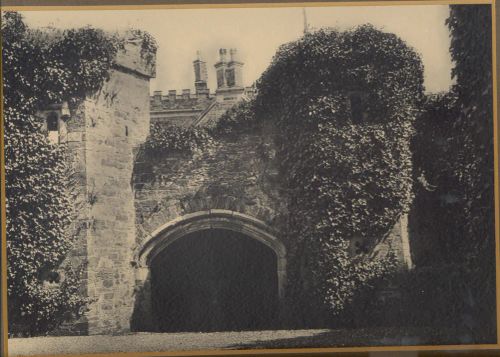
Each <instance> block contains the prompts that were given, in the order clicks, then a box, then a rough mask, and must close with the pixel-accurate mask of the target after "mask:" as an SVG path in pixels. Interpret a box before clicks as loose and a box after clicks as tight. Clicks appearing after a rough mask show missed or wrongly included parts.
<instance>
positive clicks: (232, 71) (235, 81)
mask: <svg viewBox="0 0 500 357" xmlns="http://www.w3.org/2000/svg"><path fill="white" fill-rule="evenodd" d="M237 54H238V51H237V50H236V48H231V49H230V50H229V55H230V61H229V63H228V64H227V69H226V76H225V77H226V84H227V86H228V87H238V88H240V87H241V88H242V87H243V62H240V61H239V60H238V57H237Z"/></svg>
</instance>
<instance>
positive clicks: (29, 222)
mask: <svg viewBox="0 0 500 357" xmlns="http://www.w3.org/2000/svg"><path fill="white" fill-rule="evenodd" d="M1 31H2V61H3V64H2V68H3V74H2V75H3V86H4V88H3V89H4V90H3V93H4V98H3V100H4V135H5V175H6V213H7V217H8V220H7V222H6V226H7V227H6V228H7V254H8V314H9V315H8V319H9V333H10V334H11V335H16V336H30V335H42V334H47V333H50V332H51V331H53V330H54V329H56V328H57V327H58V326H60V325H61V324H62V323H63V322H64V321H66V320H68V319H76V318H79V317H80V316H81V315H82V314H83V313H84V311H85V310H86V306H87V305H88V303H89V300H88V299H87V298H86V297H84V296H82V294H80V292H79V290H80V289H81V278H82V271H83V267H72V266H70V265H69V264H64V266H65V268H64V279H61V281H60V282H59V283H58V284H47V283H46V281H44V280H46V277H47V275H50V274H51V272H54V271H56V270H58V269H61V266H62V262H63V261H64V259H65V258H66V257H67V255H68V252H69V251H70V249H71V248H72V246H73V244H74V242H75V238H74V235H73V234H70V233H69V232H71V224H72V222H73V220H74V216H75V207H74V203H73V202H74V197H73V195H74V187H73V186H72V184H71V182H70V180H71V176H72V175H71V174H72V172H71V168H70V165H69V164H68V160H67V155H68V153H67V150H66V147H65V145H64V144H59V145H53V144H51V143H50V142H49V140H48V138H47V137H46V135H45V134H44V133H43V131H42V125H43V123H42V122H41V119H40V118H39V117H37V116H36V112H37V111H38V110H41V109H45V108H47V106H48V105H50V104H54V103H62V102H64V101H66V102H68V103H69V105H70V109H73V108H74V106H75V105H76V104H77V103H78V101H79V100H81V99H83V98H85V97H86V96H87V95H91V94H93V93H96V92H97V91H98V90H99V89H100V88H101V87H102V86H103V84H104V83H105V81H106V80H108V79H109V73H110V69H111V67H112V66H113V63H114V61H115V57H116V53H117V51H118V50H119V49H120V48H123V45H124V42H123V40H122V39H119V38H118V37H117V36H113V35H110V34H107V33H105V32H104V31H101V30H98V29H94V28H91V27H85V28H80V29H70V30H65V31H58V30H54V29H44V30H38V29H31V28H29V27H28V26H27V25H26V24H25V22H24V21H23V18H22V16H21V15H20V14H19V13H16V12H4V13H2V27H1ZM149 39H150V38H149V37H147V38H146V39H145V41H147V44H148V46H147V47H148V48H149V47H151V46H153V47H154V46H155V44H154V43H152V44H150V41H148V40H149ZM154 50H156V48H154ZM48 286H50V288H48Z"/></svg>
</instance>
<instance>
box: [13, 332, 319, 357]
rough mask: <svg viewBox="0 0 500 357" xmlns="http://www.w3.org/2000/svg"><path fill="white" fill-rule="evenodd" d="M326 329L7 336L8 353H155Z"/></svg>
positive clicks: (233, 344)
mask: <svg viewBox="0 0 500 357" xmlns="http://www.w3.org/2000/svg"><path fill="white" fill-rule="evenodd" d="M327 331H328V330H293V331H286V330H280V331H244V332H214V333H135V334H130V335H125V336H102V335H99V336H70V337H33V338H13V339H9V345H8V346H9V357H10V356H37V355H49V356H50V355H55V354H63V353H64V354H82V353H110V352H159V351H183V350H207V349H227V348H238V346H239V345H252V344H260V343H263V344H265V343H266V342H268V341H269V342H271V341H274V340H283V339H294V338H308V337H314V336H315V335H319V334H321V333H324V332H327Z"/></svg>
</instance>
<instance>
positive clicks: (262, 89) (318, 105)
mask: <svg viewBox="0 0 500 357" xmlns="http://www.w3.org/2000/svg"><path fill="white" fill-rule="evenodd" d="M257 88H258V97H257V100H256V101H257V103H256V110H257V116H258V117H261V118H265V120H268V121H274V122H275V123H276V125H277V126H278V128H279V130H281V132H282V133H283V135H282V137H281V140H279V143H278V150H279V151H278V157H279V158H280V162H281V175H282V177H283V178H284V186H285V189H286V190H287V192H288V195H289V198H290V204H289V211H290V217H289V226H288V231H287V232H286V233H284V236H285V237H287V239H289V240H293V243H291V246H292V247H293V248H292V249H293V250H292V252H291V256H292V259H293V260H292V262H291V268H290V269H291V271H290V273H289V277H290V279H289V280H290V286H289V289H288V293H289V294H291V296H290V298H291V300H292V303H293V304H294V306H295V310H294V311H293V313H292V315H295V316H298V318H299V320H300V319H303V320H304V321H306V320H310V318H309V317H307V316H304V315H308V316H310V315H311V306H321V307H322V309H320V310H319V311H317V316H318V320H319V321H321V322H319V323H323V324H331V323H332V321H333V320H334V317H335V316H337V315H339V314H340V313H341V312H342V311H343V310H344V309H345V308H346V307H347V305H348V304H349V303H350V302H351V301H352V298H353V297H354V295H355V293H356V291H357V290H358V289H360V288H362V287H363V286H366V285H368V284H370V281H373V280H374V279H378V278H381V277H382V276H384V275H385V274H386V273H388V272H389V271H390V270H391V269H392V268H393V261H392V259H390V256H387V257H386V259H369V258H368V255H369V253H370V252H371V251H372V248H373V247H374V246H375V245H376V244H377V243H378V242H379V241H380V240H381V239H382V238H383V237H384V236H385V234H386V233H388V231H389V230H390V229H391V228H392V227H393V226H394V224H395V223H396V221H397V220H398V219H399V217H400V216H401V215H402V214H403V213H405V212H407V211H408V209H409V205H410V202H411V200H412V161H411V152H410V147H409V143H410V138H411V136H412V134H413V132H414V129H413V121H414V119H415V116H416V114H417V109H418V106H419V104H420V101H421V99H422V98H423V67H422V63H421V61H420V58H419V55H418V54H417V53H415V51H414V50H413V49H412V48H410V47H409V46H408V45H406V44H405V43H404V42H403V41H402V40H401V39H399V38H398V37H397V36H395V35H393V34H389V33H384V32H382V31H379V30H377V29H375V28H374V27H372V26H370V25H364V26H360V27H358V28H356V29H354V30H351V31H346V32H338V31H335V30H320V31H317V32H315V33H311V34H306V35H305V36H304V37H303V38H301V39H300V40H298V41H295V42H291V43H288V44H286V45H284V46H282V47H281V48H280V50H279V51H278V53H277V54H276V56H275V57H274V59H273V62H272V64H271V66H270V67H269V68H268V69H267V70H266V72H265V73H264V74H263V76H262V77H261V79H260V81H259V83H258V86H257ZM353 239H357V240H358V241H361V246H362V249H358V254H354V255H353V254H352V253H351V252H350V249H349V248H350V242H351V241H352V240H353ZM337 321H338V320H337Z"/></svg>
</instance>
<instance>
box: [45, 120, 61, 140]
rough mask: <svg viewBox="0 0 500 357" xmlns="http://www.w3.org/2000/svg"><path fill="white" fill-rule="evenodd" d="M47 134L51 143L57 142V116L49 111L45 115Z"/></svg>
mask: <svg viewBox="0 0 500 357" xmlns="http://www.w3.org/2000/svg"><path fill="white" fill-rule="evenodd" d="M46 120H47V136H48V138H49V141H50V142H51V143H52V144H57V143H59V117H58V116H57V113H54V112H51V113H49V115H47V119H46Z"/></svg>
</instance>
